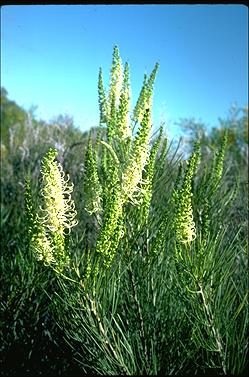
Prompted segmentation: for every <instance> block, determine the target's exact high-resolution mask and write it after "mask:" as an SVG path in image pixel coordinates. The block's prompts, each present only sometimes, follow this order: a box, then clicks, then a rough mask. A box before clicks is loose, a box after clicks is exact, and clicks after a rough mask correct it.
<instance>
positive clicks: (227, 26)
mask: <svg viewBox="0 0 249 377" xmlns="http://www.w3.org/2000/svg"><path fill="white" fill-rule="evenodd" d="M1 21H2V22H1V25H2V26H1V45H2V48H1V49H2V50H1V53H2V54H1V76H2V80H1V85H2V86H4V87H5V88H6V89H7V91H8V93H9V98H10V99H13V100H15V101H16V102H17V103H18V104H19V105H21V106H23V107H24V108H25V109H29V108H30V107H31V106H32V105H37V106H38V108H37V110H36V115H37V118H38V119H39V118H42V119H44V120H47V121H49V120H51V119H52V118H53V117H55V116H56V115H59V114H69V115H71V116H73V118H74V120H75V124H76V125H77V126H79V127H81V129H83V130H86V129H88V128H90V127H91V126H96V125H97V124H98V119H99V111H98V93H97V78H98V71H99V67H100V66H101V67H102V69H103V73H104V81H105V86H106V88H108V82H109V71H110V66H111V60H112V51H113V46H114V45H115V44H117V45H118V47H119V50H120V55H121V58H122V60H123V62H125V61H128V62H129V64H130V72H131V88H132V102H133V104H135V101H136V99H137V97H138V94H139V91H140V88H141V85H142V81H143V75H144V73H145V72H147V73H150V72H151V70H152V69H153V67H154V64H155V62H156V61H158V62H159V63H160V67H159V72H158V75H157V79H156V82H155V90H154V112H153V121H154V125H155V126H159V124H160V122H161V121H165V122H166V125H167V127H166V129H167V130H168V132H169V133H170V134H172V135H174V134H176V132H177V127H176V126H175V122H178V121H179V119H181V118H190V117H194V118H196V119H197V120H201V121H203V122H204V123H206V124H207V125H208V126H216V125H218V117H226V115H227V114H228V110H229V107H230V106H231V105H232V103H234V102H237V104H238V106H244V105H246V104H247V103H248V10H247V8H246V7H245V6H243V5H232V4H228V5H166V4H160V5H159V4H157V5H140V4H139V5H28V6H24V5H20V6H4V7H2V9H1Z"/></svg>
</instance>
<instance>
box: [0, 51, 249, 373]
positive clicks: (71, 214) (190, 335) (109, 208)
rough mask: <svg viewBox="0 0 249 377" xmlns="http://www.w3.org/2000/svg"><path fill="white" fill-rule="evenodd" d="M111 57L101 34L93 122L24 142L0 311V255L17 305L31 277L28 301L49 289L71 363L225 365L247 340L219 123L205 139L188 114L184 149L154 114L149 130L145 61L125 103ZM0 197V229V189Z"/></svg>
mask: <svg viewBox="0 0 249 377" xmlns="http://www.w3.org/2000/svg"><path fill="white" fill-rule="evenodd" d="M122 67H123V65H122V61H121V58H120V55H119V51H118V48H117V46H115V47H114V51H113V60H112V67H111V74H110V86H109V91H108V92H106V91H105V90H104V83H103V77H102V71H101V70H100V74H99V83H98V89H99V106H100V125H101V127H100V128H99V129H97V130H92V131H91V132H90V133H89V135H87V137H86V135H79V134H78V133H77V130H74V131H73V129H72V128H70V127H66V128H63V127H62V131H63V130H65V133H64V134H63V132H62V134H63V137H62V138H61V140H60V145H61V149H62V150H60V148H58V146H57V148H56V145H55V144H56V143H55V140H56V137H54V139H53V137H52V136H53V135H56V134H53V132H54V129H53V126H52V128H47V131H46V132H48V137H47V138H45V139H44V140H46V143H44V144H42V145H43V149H44V150H43V151H42V149H41V148H40V149H38V151H39V153H38V154H35V153H34V154H33V155H32V152H31V150H32V149H31V144H30V145H29V149H28V150H29V154H30V155H31V156H32V160H31V161H32V164H33V165H32V164H31V163H28V162H27V163H26V165H25V164H24V165H25V166H24V167H22V170H21V172H20V173H19V176H18V178H17V179H22V180H23V182H24V179H25V177H26V176H30V179H28V180H27V181H26V190H25V191H24V190H22V192H21V195H23V196H24V197H25V203H24V204H25V206H24V207H25V209H26V210H25V213H26V216H25V221H23V225H22V226H21V225H20V224H19V225H17V224H13V225H12V235H13V233H14V229H15V231H16V229H19V231H20V235H22V234H25V237H23V239H22V242H21V241H20V238H16V245H15V246H14V251H12V255H13V256H14V257H15V258H14V259H13V260H15V263H16V264H15V267H13V266H12V264H11V263H12V262H11V258H10V257H9V256H8V252H9V251H10V249H11V246H10V245H9V242H10V238H9V239H8V237H7V232H6V234H5V233H4V239H5V241H4V243H3V245H4V250H5V251H4V254H3V258H2V266H3V271H4V275H5V276H8V278H7V279H6V282H5V284H4V286H5V290H6V293H5V296H4V300H3V302H4V303H5V308H4V311H5V312H6V313H9V312H10V310H11V308H12V306H11V300H13V302H16V300H17V298H16V296H15V292H16V291H17V287H18V283H20V281H19V280H18V279H17V281H16V280H15V282H14V283H13V284H14V285H12V288H11V291H10V288H9V286H8V285H9V284H10V283H9V282H10V275H8V272H7V269H8V266H10V269H11V272H13V271H15V269H16V268H17V266H18V268H19V269H20V273H19V275H18V276H20V279H22V293H21V297H22V299H23V302H24V307H27V300H26V299H25V297H30V296H29V292H30V289H31V287H33V288H32V289H33V290H34V294H35V297H36V299H37V300H38V304H37V307H38V309H37V312H39V313H41V315H42V313H43V312H44V310H45V304H44V302H45V300H44V297H49V298H50V300H49V307H48V308H47V309H46V310H47V312H46V313H47V315H48V316H49V318H50V320H51V326H50V328H49V329H50V330H51V338H53V337H56V336H58V335H60V334H63V337H62V338H61V341H62V339H63V338H64V339H65V341H66V343H67V344H69V345H70V347H71V349H72V352H73V354H74V358H75V360H77V363H78V366H79V368H81V371H82V373H85V374H93V373H98V374H104V375H119V374H120V375H143V374H144V375H157V374H159V375H172V374H173V375H175V374H190V375H192V374H197V375H198V374H206V373H209V372H212V373H216V374H235V375H237V374H238V375H239V374H240V373H242V372H243V371H244V369H245V367H246V357H247V354H248V335H247V332H248V308H247V305H246V304H247V297H248V277H247V268H248V266H247V258H246V248H247V237H246V235H245V228H246V226H245V224H244V223H243V222H241V218H243V216H244V215H243V210H241V209H240V208H239V206H238V203H240V201H241V202H242V201H243V193H244V191H243V190H245V187H244V186H243V190H242V187H241V185H240V181H239V180H238V179H236V176H235V175H234V170H233V169H232V168H231V165H230V159H231V153H233V152H231V150H232V149H231V144H229V143H230V141H229V140H230V139H229V127H228V129H227V131H225V129H224V130H223V131H222V132H220V134H219V136H220V137H219V138H218V139H216V144H215V145H212V143H211V144H210V145H211V146H212V148H211V149H210V148H209V144H208V142H207V143H206V144H205V143H204V136H203V134H201V131H200V130H201V128H200V129H199V131H200V132H199V134H198V138H195V142H194V143H193V144H192V145H190V146H191V153H190V157H189V158H188V159H187V160H185V159H184V158H183V156H180V154H179V153H178V152H179V150H174V151H172V144H169V146H168V140H167V138H166V137H165V135H164V134H163V129H162V128H160V131H159V134H158V135H157V137H156V138H154V139H152V136H151V127H152V95H153V85H154V81H155V77H156V72H157V69H158V64H156V65H155V67H154V69H153V71H152V73H151V75H150V76H149V77H147V76H145V78H144V82H143V84H142V89H141V92H140V95H139V98H138V100H137V103H136V105H135V108H134V109H133V111H130V108H129V102H130V88H129V67H128V64H125V66H124V67H125V68H124V71H123V68H122ZM59 128H60V127H59ZM136 128H137V131H136V132H135V129H136ZM37 129H38V130H39V133H42V132H44V130H42V129H41V128H40V127H39V126H37ZM49 130H52V131H49ZM60 130H61V128H60ZM50 132H51V133H50ZM31 135H32V133H31ZM78 136H80V137H81V139H80V141H78ZM38 139H39V138H38ZM51 139H52V140H53V143H50V142H48V141H49V140H51ZM207 139H208V138H207ZM211 139H212V138H211V136H210V139H209V140H211ZM39 140H41V139H39ZM205 140H206V139H205ZM24 141H25V140H24ZM57 143H58V141H57ZM79 143H80V144H79ZM46 144H47V145H46ZM51 144H52V145H51ZM57 145H58V144H57ZM77 146H80V147H81V149H78V153H77V149H76V147H77ZM36 148H37V145H36ZM49 148H51V149H49ZM179 148H180V145H179V146H178V149H179ZM56 149H57V150H56ZM34 151H35V148H34ZM44 155H45V157H43V156H44ZM17 156H18V154H16V159H17ZM4 158H5V157H4ZM8 158H9V159H10V158H13V157H12V155H8ZM55 158H57V160H58V161H56V160H55ZM34 160H35V162H34ZM9 161H10V162H8V164H7V159H6V160H5V163H6V165H5V169H6V171H7V169H9V168H10V167H11V168H12V169H13V167H14V162H13V161H12V162H11V159H10V160H9ZM15 161H16V160H15ZM25 161H26V160H25V158H24V162H25ZM59 161H60V162H59ZM237 164H238V166H239V167H240V169H241V170H240V171H241V172H242V171H243V168H242V167H241V165H240V164H241V160H239V159H238V160H237ZM64 171H67V172H68V171H69V172H70V176H71V179H72V181H73V182H74V190H73V187H72V185H69V183H68V178H67V179H66V178H65V173H64ZM67 175H68V174H67ZM10 177H11V179H12V180H13V175H10ZM10 181H11V180H10ZM14 182H15V186H13V187H14V188H13V191H15V190H16V188H17V186H18V185H17V183H16V181H14ZM4 184H5V186H4V188H3V189H4V192H5V193H6V192H7V191H8V190H7V187H6V182H4ZM12 184H13V182H12ZM23 186H24V184H23ZM71 195H72V197H71ZM73 203H75V207H76V208H77V220H78V224H76V222H75V216H76V210H75V209H74V204H73ZM3 209H4V213H3V215H2V218H3V222H4V224H6V226H8V230H10V229H11V228H10V226H9V225H8V219H9V218H10V214H9V210H10V206H9V207H8V202H7V200H3ZM12 210H13V211H14V210H16V209H15V208H14V207H13V208H12ZM14 214H15V217H16V215H17V212H14ZM233 214H236V218H237V220H236V221H233V222H232V221H231V219H232V215H233ZM20 216H21V219H24V208H22V210H21V211H20ZM20 216H19V217H20ZM240 216H241V217H240ZM16 218H17V217H16ZM69 230H70V232H69ZM12 235H11V237H12ZM7 240H8V241H7ZM12 247H13V246H12ZM48 256H50V258H48ZM34 259H38V260H39V259H40V260H42V261H43V264H42V263H35V260H34ZM27 271H31V273H30V275H28V273H27ZM26 285H27V286H26ZM12 292H14V293H12ZM44 292H46V294H45V293H44ZM39 300H40V301H39ZM35 302H36V301H35ZM32 305H35V304H33V303H32ZM15 315H16V316H17V318H22V314H21V313H20V311H18V310H16V311H15ZM30 318H33V317H32V316H31V314H30ZM55 323H56V325H57V326H55ZM22 336H23V335H22ZM8 339H11V331H9V335H8ZM56 339H57V340H56V341H57V342H59V340H58V338H57V337H56ZM4 344H5V345H4V347H7V344H6V342H5V343H4Z"/></svg>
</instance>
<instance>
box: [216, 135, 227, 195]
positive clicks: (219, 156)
mask: <svg viewBox="0 0 249 377" xmlns="http://www.w3.org/2000/svg"><path fill="white" fill-rule="evenodd" d="M227 138H228V135H227V130H225V133H224V136H223V138H222V142H221V147H220V149H219V151H218V152H217V153H216V158H215V161H214V167H213V172H212V185H213V188H214V190H215V189H216V188H217V186H218V185H219V183H220V180H221V176H222V172H223V165H224V157H225V151H226V146H227Z"/></svg>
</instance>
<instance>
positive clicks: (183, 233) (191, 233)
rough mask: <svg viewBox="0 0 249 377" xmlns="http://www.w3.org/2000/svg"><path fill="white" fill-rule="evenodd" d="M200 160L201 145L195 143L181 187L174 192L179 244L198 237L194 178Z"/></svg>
mask: <svg viewBox="0 0 249 377" xmlns="http://www.w3.org/2000/svg"><path fill="white" fill-rule="evenodd" d="M199 160H200V146H199V144H196V145H195V148H194V151H193V153H192V155H191V157H190V159H189V161H188V165H187V168H186V171H185V175H184V178H183V182H182V185H181V188H179V189H177V190H176V191H175V193H174V198H175V204H176V212H175V217H174V229H175V236H176V242H177V243H178V244H181V243H183V244H189V243H190V242H191V241H193V240H194V239H195V237H196V230H195V222H194V219H193V208H192V203H191V197H192V195H193V194H192V179H193V176H194V174H195V171H196V168H197V165H198V163H199Z"/></svg>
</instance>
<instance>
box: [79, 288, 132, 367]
mask: <svg viewBox="0 0 249 377" xmlns="http://www.w3.org/2000/svg"><path fill="white" fill-rule="evenodd" d="M81 286H82V287H83V289H85V286H84V283H83V282H82V281H81ZM86 298H87V300H88V301H89V302H90V304H91V308H90V309H91V312H92V313H93V314H94V317H95V318H96V320H97V322H98V325H99V331H100V333H101V335H102V336H103V338H104V346H105V348H106V350H107V352H108V348H107V347H109V349H110V350H111V352H112V353H113V355H114V357H115V359H116V360H117V361H118V362H119V363H120V359H119V357H118V355H117V353H116V351H115V349H114V348H113V347H112V345H111V344H110V342H109V340H108V338H107V336H106V331H105V329H104V326H103V324H102V322H101V318H100V316H99V315H98V312H97V310H96V303H95V302H94V301H93V300H92V299H91V298H90V296H89V294H88V293H86ZM122 367H123V371H124V372H125V373H129V371H128V370H127V368H126V367H125V366H124V365H123V366H122Z"/></svg>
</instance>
